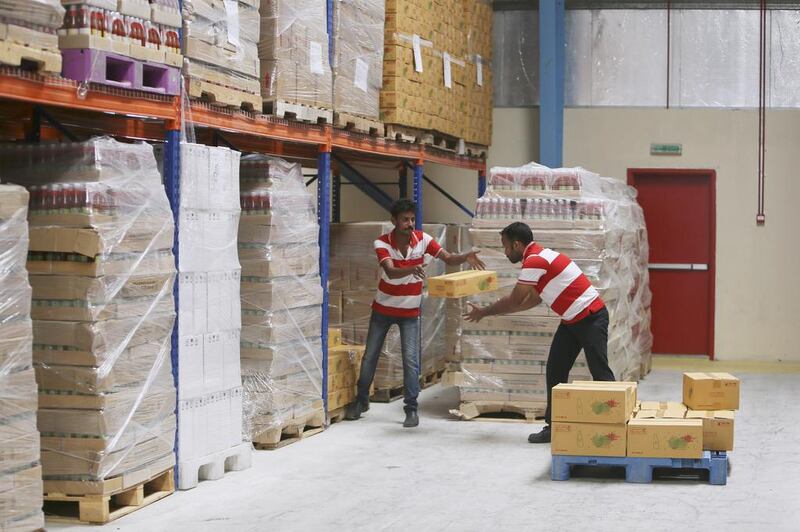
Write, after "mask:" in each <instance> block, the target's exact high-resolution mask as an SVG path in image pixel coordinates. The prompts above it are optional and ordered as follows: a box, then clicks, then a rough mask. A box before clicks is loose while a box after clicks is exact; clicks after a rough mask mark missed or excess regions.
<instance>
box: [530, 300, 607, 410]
mask: <svg viewBox="0 0 800 532" xmlns="http://www.w3.org/2000/svg"><path fill="white" fill-rule="evenodd" d="M581 349H583V352H584V353H585V354H586V362H587V363H588V364H589V371H590V372H591V374H592V378H593V379H594V380H596V381H613V380H616V379H614V373H613V372H612V371H611V368H609V367H608V310H607V309H606V308H605V307H604V308H603V309H602V310H600V311H598V312H596V313H594V314H590V315H589V316H586V317H585V318H583V319H582V320H581V321H579V322H578V323H573V324H572V325H567V324H564V323H562V324H561V325H559V326H558V329H557V330H556V334H555V336H553V343H552V344H551V345H550V354H549V355H548V356H547V410H545V413H544V419H545V421H546V422H547V424H548V425H549V424H550V400H551V392H552V390H553V386H555V385H556V384H561V383H564V382H568V380H569V372H570V370H571V369H572V366H573V365H574V364H575V359H576V358H578V354H579V353H580V352H581Z"/></svg>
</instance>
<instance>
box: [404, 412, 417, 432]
mask: <svg viewBox="0 0 800 532" xmlns="http://www.w3.org/2000/svg"><path fill="white" fill-rule="evenodd" d="M417 425H419V416H418V415H417V411H416V410H408V411H407V412H406V420H405V421H403V426H404V427H406V428H411V427H416V426H417Z"/></svg>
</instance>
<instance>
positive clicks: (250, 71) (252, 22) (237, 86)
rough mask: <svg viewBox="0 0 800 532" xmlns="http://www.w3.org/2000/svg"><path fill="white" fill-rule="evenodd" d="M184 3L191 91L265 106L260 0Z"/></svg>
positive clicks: (228, 101) (189, 0)
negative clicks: (260, 42)
mask: <svg viewBox="0 0 800 532" xmlns="http://www.w3.org/2000/svg"><path fill="white" fill-rule="evenodd" d="M182 6H183V26H184V31H183V36H184V56H185V57H186V59H188V61H186V62H185V73H186V75H187V76H188V78H189V95H190V96H192V97H200V96H210V97H211V98H212V99H213V100H212V101H215V102H217V103H220V104H230V105H235V106H239V105H240V104H242V103H244V104H247V105H246V107H247V106H250V107H252V108H253V109H254V110H260V109H261V99H260V96H261V86H260V83H259V76H260V72H261V71H260V66H259V60H258V42H259V34H260V26H259V20H260V19H259V0H184V2H183V4H182ZM237 100H238V101H237Z"/></svg>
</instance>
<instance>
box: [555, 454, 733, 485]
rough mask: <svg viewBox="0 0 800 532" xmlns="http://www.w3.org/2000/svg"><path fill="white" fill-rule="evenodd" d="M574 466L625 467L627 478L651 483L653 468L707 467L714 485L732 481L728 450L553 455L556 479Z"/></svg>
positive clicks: (563, 477) (565, 474) (560, 478)
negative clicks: (698, 454)
mask: <svg viewBox="0 0 800 532" xmlns="http://www.w3.org/2000/svg"><path fill="white" fill-rule="evenodd" d="M572 466H605V467H609V466H610V467H615V466H616V467H624V468H625V481H626V482H637V483H649V482H652V481H653V469H655V468H667V469H705V470H707V471H708V480H709V482H710V483H711V484H715V485H718V486H724V485H725V484H726V483H727V481H728V455H727V454H726V453H725V452H724V451H703V457H702V458H688V459H687V458H637V457H630V456H626V457H612V456H561V455H558V456H553V469H552V471H551V477H552V479H553V480H569V477H570V468H571V467H572Z"/></svg>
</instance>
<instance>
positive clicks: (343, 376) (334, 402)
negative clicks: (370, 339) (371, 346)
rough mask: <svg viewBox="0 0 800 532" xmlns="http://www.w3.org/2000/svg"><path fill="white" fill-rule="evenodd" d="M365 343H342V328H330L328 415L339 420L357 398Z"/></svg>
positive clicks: (333, 419) (334, 419)
mask: <svg viewBox="0 0 800 532" xmlns="http://www.w3.org/2000/svg"><path fill="white" fill-rule="evenodd" d="M363 356H364V346H363V345H346V344H343V343H342V331H341V329H328V415H329V416H330V418H331V420H332V421H338V420H339V419H340V418H341V417H342V416H343V414H344V408H345V407H346V406H347V405H349V404H350V403H352V402H353V401H355V400H356V393H357V392H358V390H357V384H358V375H359V372H360V370H361V358H362V357H363Z"/></svg>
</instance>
